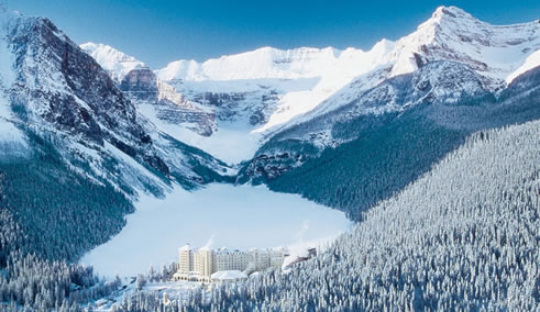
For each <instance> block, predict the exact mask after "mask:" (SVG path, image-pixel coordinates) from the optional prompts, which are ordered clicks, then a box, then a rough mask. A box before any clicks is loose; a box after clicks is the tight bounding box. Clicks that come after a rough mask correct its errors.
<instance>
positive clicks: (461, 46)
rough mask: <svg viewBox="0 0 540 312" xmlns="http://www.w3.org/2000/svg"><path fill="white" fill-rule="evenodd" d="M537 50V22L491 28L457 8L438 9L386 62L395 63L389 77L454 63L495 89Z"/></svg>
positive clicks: (398, 44) (539, 32) (539, 31)
mask: <svg viewBox="0 0 540 312" xmlns="http://www.w3.org/2000/svg"><path fill="white" fill-rule="evenodd" d="M538 49H540V23H538V21H534V22H530V23H524V24H515V25H503V26H499V25H491V24H488V23H485V22H482V21H480V20H478V19H476V18H474V17H473V16H472V15H470V14H469V13H467V12H465V11H463V10H461V9H459V8H457V7H439V8H437V10H436V11H435V12H434V13H433V15H432V17H431V18H430V19H429V20H427V21H426V22H424V23H423V24H421V25H420V26H419V27H418V29H417V31H415V32H414V33H412V34H410V35H408V36H406V37H404V38H402V39H400V40H398V41H397V42H396V45H395V48H394V50H393V51H392V52H391V53H390V55H389V59H388V60H389V61H390V62H394V65H393V68H392V73H391V76H397V75H400V74H405V73H409V72H412V71H414V70H416V69H417V68H419V67H421V66H422V65H423V64H425V63H427V62H432V61H435V60H442V59H444V60H452V61H457V62H460V63H463V64H466V65H468V66H470V67H471V68H473V69H474V70H475V71H477V72H478V73H480V74H481V75H483V76H485V77H486V84H487V85H488V86H489V87H492V88H498V87H501V86H503V83H502V82H504V81H505V80H506V78H507V77H508V76H509V75H510V74H511V73H512V72H514V71H515V70H516V69H517V68H518V67H520V66H521V65H522V64H523V63H524V62H525V60H526V59H527V58H528V57H529V56H530V55H531V54H532V53H534V52H535V51H537V50H538ZM415 55H416V56H415Z"/></svg>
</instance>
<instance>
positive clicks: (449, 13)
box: [431, 6, 475, 19]
mask: <svg viewBox="0 0 540 312" xmlns="http://www.w3.org/2000/svg"><path fill="white" fill-rule="evenodd" d="M442 17H446V18H459V19H462V18H465V19H475V18H474V17H473V16H472V15H471V14H469V13H467V12H465V11H464V10H462V9H460V8H458V7H455V6H440V7H438V8H437V9H436V10H435V12H433V15H432V16H431V18H432V19H437V18H439V19H440V18H442Z"/></svg>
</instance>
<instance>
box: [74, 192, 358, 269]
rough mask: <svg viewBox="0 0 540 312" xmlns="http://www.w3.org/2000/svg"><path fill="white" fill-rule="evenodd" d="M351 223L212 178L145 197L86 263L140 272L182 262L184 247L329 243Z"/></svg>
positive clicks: (302, 202) (288, 197) (295, 200)
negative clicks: (180, 254)
mask: <svg viewBox="0 0 540 312" xmlns="http://www.w3.org/2000/svg"><path fill="white" fill-rule="evenodd" d="M350 227H351V222H350V221H349V220H348V219H347V218H346V217H345V214H344V213H342V212H340V211H337V210H334V209H330V208H328V207H325V206H322V205H318V204H316V203H313V202H311V201H308V200H306V199H303V198H301V197H300V196H299V195H292V194H282V193H275V192H272V191H270V190H268V189H267V188H266V187H265V186H257V187H254V186H247V185H244V186H238V187H235V186H233V185H228V184H211V185H209V186H207V187H206V188H205V189H202V190H197V191H194V192H188V191H185V190H182V189H176V190H175V191H174V192H172V193H170V194H168V196H167V197H166V198H165V199H163V200H159V199H156V198H154V197H150V196H143V197H142V198H141V200H140V201H139V202H137V203H136V212H135V213H134V214H131V215H128V216H127V225H126V226H125V227H124V228H123V229H122V231H121V232H120V233H119V234H118V235H116V236H115V237H113V238H112V239H111V240H110V241H109V242H107V243H105V244H103V245H101V246H98V247H96V248H95V249H93V250H92V251H90V252H89V253H88V254H86V255H85V256H84V257H83V259H82V260H81V263H83V264H86V265H92V266H94V269H95V271H96V272H97V273H98V274H100V275H103V276H107V277H113V276H114V275H116V274H118V275H120V276H135V275H137V274H139V273H146V272H147V271H148V269H149V268H150V266H153V267H154V268H156V269H158V270H159V269H160V268H161V266H162V265H164V264H168V263H171V262H172V261H177V255H178V248H179V247H181V246H183V245H185V244H186V243H190V244H191V245H192V246H193V247H194V248H197V247H202V246H206V245H210V246H209V247H212V248H219V247H223V246H227V247H231V248H239V249H249V248H266V247H278V246H288V247H290V248H292V249H294V248H295V246H302V245H314V246H315V247H316V246H317V245H318V244H324V243H325V242H328V241H331V240H332V239H334V238H336V237H337V236H338V235H339V234H340V233H342V232H343V231H346V230H347V229H349V228H350Z"/></svg>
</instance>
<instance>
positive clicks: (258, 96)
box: [83, 7, 540, 163]
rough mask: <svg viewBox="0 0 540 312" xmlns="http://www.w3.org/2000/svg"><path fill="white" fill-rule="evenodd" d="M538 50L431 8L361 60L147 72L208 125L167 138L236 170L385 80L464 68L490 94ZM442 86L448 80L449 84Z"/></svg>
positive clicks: (339, 54) (275, 58) (539, 44)
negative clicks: (271, 143) (277, 139)
mask: <svg viewBox="0 0 540 312" xmlns="http://www.w3.org/2000/svg"><path fill="white" fill-rule="evenodd" d="M83 47H84V48H85V50H87V51H88V52H89V53H90V54H91V55H92V56H94V57H95V58H96V59H97V60H98V62H99V63H100V64H101V65H102V66H104V67H105V68H106V69H108V70H109V71H110V73H111V75H112V77H119V78H117V79H118V80H121V79H122V78H123V77H125V76H126V74H127V73H128V72H129V71H131V70H133V69H135V68H139V67H143V68H146V67H145V65H144V64H142V62H140V61H137V60H136V59H134V58H133V57H129V56H126V55H124V54H122V53H121V52H118V51H116V50H114V49H112V48H111V47H108V46H105V45H96V44H85V45H83ZM539 49H540V24H539V23H538V22H537V21H534V22H531V23H524V24H517V25H506V26H500V25H491V24H488V23H485V22H482V21H479V20H477V19H475V18H474V17H473V16H471V15H470V14H468V13H466V12H464V11H463V10H461V9H459V8H456V7H439V8H437V10H436V11H435V12H434V13H433V15H432V16H431V18H429V19H428V20H427V21H426V22H424V23H422V24H421V25H420V26H419V27H418V29H417V30H416V31H415V32H413V33H412V34H410V35H408V36H405V37H403V38H401V39H399V40H397V41H396V42H391V41H389V40H386V39H383V40H381V41H380V42H378V43H377V44H375V46H374V47H373V48H372V49H370V50H369V51H362V50H359V49H355V48H348V49H346V50H338V49H334V48H331V47H328V48H324V49H318V48H298V49H291V50H279V49H275V48H271V47H264V48H260V49H257V50H254V51H250V52H246V53H241V54H237V55H229V56H222V57H220V58H216V59H210V60H207V61H205V62H202V63H199V62H196V61H193V60H178V61H174V62H172V63H170V64H169V65H167V66H166V67H165V68H162V69H157V70H155V71H154V72H155V74H156V76H157V77H158V81H162V82H163V83H164V84H166V85H168V86H171V87H174V89H175V90H176V91H177V92H178V93H179V94H181V97H182V98H183V99H184V100H185V101H187V102H189V103H192V104H193V105H195V104H194V103H197V104H200V106H197V107H198V108H200V109H202V110H205V109H206V112H208V113H209V114H210V115H211V116H213V117H214V118H215V119H214V120H213V121H214V123H213V124H212V125H211V126H207V127H206V128H209V129H210V128H211V129H212V130H211V131H195V132H198V133H199V134H203V136H197V135H193V133H192V132H193V130H196V129H197V127H196V126H193V125H192V126H191V128H190V129H187V128H186V127H183V126H182V120H178V122H176V125H175V121H174V120H173V121H172V122H171V121H170V120H169V121H167V122H166V125H165V127H167V129H168V133H169V134H171V135H173V136H174V137H176V138H177V139H179V140H182V141H184V142H187V143H189V144H192V145H194V146H197V147H199V148H201V149H203V150H205V151H207V152H209V153H211V154H213V155H214V156H216V157H218V158H221V159H224V160H226V161H227V162H229V163H237V162H239V161H241V160H246V159H249V158H251V157H252V156H253V154H254V153H255V150H257V149H258V148H259V147H260V146H261V145H262V144H264V143H265V142H267V141H268V140H269V139H270V138H271V137H272V136H274V135H275V134H276V133H280V132H283V131H285V130H287V129H289V128H291V127H294V126H295V125H298V124H301V123H304V122H308V121H310V120H315V119H317V118H319V117H321V116H323V115H325V114H328V113H329V112H332V111H336V110H339V109H342V107H343V106H346V105H347V104H349V103H351V102H352V101H354V100H356V99H358V98H359V97H361V96H362V95H363V94H364V93H365V92H367V91H369V90H370V89H372V88H376V87H378V86H380V84H381V83H384V81H385V80H388V79H392V78H395V77H399V76H402V75H406V74H411V73H414V72H415V71H418V70H420V69H421V68H422V67H424V66H425V65H427V64H429V63H433V62H437V61H448V62H453V63H454V64H456V66H462V65H464V66H465V67H456V68H455V70H454V68H451V69H450V71H454V72H455V74H459V71H460V69H467V70H469V69H470V70H472V71H473V73H474V75H476V76H477V78H478V83H479V84H478V85H477V86H478V87H479V88H480V89H482V90H484V91H488V92H492V93H497V92H498V91H500V90H502V89H504V88H505V87H506V86H507V85H508V84H509V83H511V82H512V81H513V80H514V79H515V78H516V77H518V76H519V75H520V74H523V73H524V72H526V71H527V70H530V69H532V68H534V67H536V66H538V65H540V58H539V57H538V55H539V54H538V51H539ZM451 67H452V66H451ZM442 79H450V80H451V79H453V77H451V76H448V75H447V77H446V78H444V77H443V78H442ZM424 83H427V82H426V81H425V82H424ZM462 87H471V88H475V87H476V86H464V85H456V90H453V89H448V88H446V89H444V90H443V89H442V88H438V91H437V92H441V93H440V94H435V92H431V93H430V95H429V96H435V97H438V98H440V99H443V98H444V100H445V101H449V102H450V101H459V99H460V97H461V95H460V94H461V93H460V92H461V89H460V88H462ZM464 92H465V93H475V92H477V91H475V90H465V91H464ZM482 92H483V91H482ZM371 93H373V92H371ZM366 100H367V99H366ZM366 100H365V101H366ZM391 103H392V101H389V105H386V106H384V108H378V109H376V110H374V109H373V107H370V108H366V109H365V110H363V109H360V110H361V113H362V114H363V113H366V114H370V113H380V112H388V111H391V110H394V111H396V110H401V109H402V107H410V106H411V104H412V103H407V104H406V105H405V104H404V105H401V106H400V105H397V106H396V105H393V104H391ZM141 111H145V112H146V115H147V116H148V118H150V119H152V120H159V116H157V115H158V114H155V113H153V112H152V108H151V107H146V109H143V110H141ZM357 112H359V110H358V109H357ZM156 117H157V118H156ZM209 123H210V122H207V124H209ZM332 123H333V122H330V124H332ZM186 130H191V131H186ZM328 131H329V129H326V132H328ZM306 135H309V136H312V137H313V135H311V134H306ZM316 136H317V137H319V138H321V137H322V138H323V139H321V140H320V142H318V143H319V144H323V145H324V144H335V143H336V140H333V139H332V138H330V137H329V136H328V134H320V133H318V134H317V135H316ZM325 142H326V143H325ZM226 146H230V147H232V148H230V149H227V148H226ZM231 150H234V152H231Z"/></svg>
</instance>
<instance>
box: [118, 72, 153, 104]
mask: <svg viewBox="0 0 540 312" xmlns="http://www.w3.org/2000/svg"><path fill="white" fill-rule="evenodd" d="M120 89H121V90H122V91H124V93H125V94H127V95H128V96H129V97H130V98H133V99H137V100H141V101H157V100H158V87H157V79H156V75H155V74H154V72H153V71H152V70H151V69H150V68H137V69H134V70H132V71H130V72H129V73H128V74H127V75H126V76H125V77H124V78H123V79H122V81H121V82H120Z"/></svg>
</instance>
